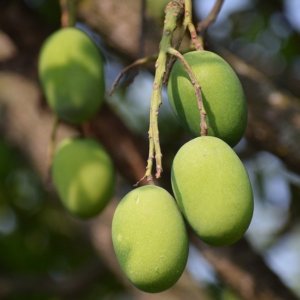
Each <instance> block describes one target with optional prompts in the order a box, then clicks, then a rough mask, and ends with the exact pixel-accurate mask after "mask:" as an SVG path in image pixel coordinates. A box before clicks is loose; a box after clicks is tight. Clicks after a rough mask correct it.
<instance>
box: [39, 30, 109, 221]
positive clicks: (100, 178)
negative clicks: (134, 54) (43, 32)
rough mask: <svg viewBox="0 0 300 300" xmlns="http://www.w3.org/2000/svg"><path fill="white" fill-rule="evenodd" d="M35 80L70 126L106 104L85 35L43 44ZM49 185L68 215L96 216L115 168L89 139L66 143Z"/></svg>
mask: <svg viewBox="0 0 300 300" xmlns="http://www.w3.org/2000/svg"><path fill="white" fill-rule="evenodd" d="M38 71H39V79H40V82H41V85H42V88H43V91H44V94H45V97H46V101H47V103H48V105H49V107H50V108H51V109H52V110H53V111H54V113H55V114H56V116H57V117H58V118H59V119H61V120H63V121H65V122H68V123H71V124H81V123H83V122H85V121H87V120H89V119H91V118H92V117H93V116H95V114H96V113H97V111H98V110H99V109H100V107H101V105H102V103H103V101H104V91H105V81H104V68H103V59H102V55H101V53H100V51H99V49H98V48H97V46H96V45H95V44H94V42H93V41H92V40H91V39H90V38H89V36H88V35H87V34H86V33H84V32H83V31H81V30H79V29H77V28H63V29H60V30H58V31H56V32H55V33H53V34H52V35H50V36H49V37H48V38H47V39H46V41H45V42H44V44H43V46H42V48H41V51H40V56H39V63H38ZM52 179H53V184H54V186H55V188H56V190H57V193H58V196H59V198H60V199H61V202H62V204H63V205H64V207H65V208H66V209H67V211H68V212H69V213H70V214H72V215H73V216H76V217H79V218H83V219H86V218H91V217H93V216H95V215H97V214H98V213H100V212H101V211H102V210H103V209H104V207H105V206H106V204H107V203H108V201H109V200H110V199H111V197H112V195H113V191H114V185H115V170H114V166H113V162H112V160H111V158H110V156H109V154H108V153H107V152H106V150H105V149H104V147H103V146H102V145H101V144H100V143H99V142H97V141H95V140H93V139H87V138H69V139H66V140H64V141H62V142H61V144H60V145H59V146H58V148H57V150H56V151H55V153H54V158H53V162H52Z"/></svg>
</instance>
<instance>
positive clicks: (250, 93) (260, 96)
mask: <svg viewBox="0 0 300 300" xmlns="http://www.w3.org/2000/svg"><path fill="white" fill-rule="evenodd" d="M220 52H221V55H223V57H224V58H225V59H226V60H227V61H228V62H229V63H230V64H231V65H232V67H233V68H234V69H235V71H236V72H237V74H238V75H239V76H240V78H241V80H242V83H243V86H244V89H245V92H246V96H247V98H248V108H249V122H248V128H247V132H246V137H247V139H248V140H249V141H250V142H251V143H252V145H253V147H256V149H259V150H267V151H270V152H271V153H273V154H274V155H276V156H277V157H279V158H281V159H282V160H283V161H284V163H285V164H286V165H287V166H288V167H289V169H291V170H292V171H295V172H297V173H298V174H300V152H299V141H300V105H299V103H300V99H298V98H296V97H294V96H293V95H291V94H288V93H287V92H284V91H282V90H280V89H279V88H277V87H276V86H275V84H274V83H273V82H272V81H271V80H270V79H268V78H267V77H266V76H265V75H264V74H263V73H262V72H260V71H258V70H257V69H255V68H254V67H253V66H251V65H250V64H247V63H246V62H245V61H243V60H242V59H240V58H238V57H237V56H236V55H234V54H233V53H231V52H229V51H227V50H225V49H221V50H220ZM254 91H255V93H254Z"/></svg>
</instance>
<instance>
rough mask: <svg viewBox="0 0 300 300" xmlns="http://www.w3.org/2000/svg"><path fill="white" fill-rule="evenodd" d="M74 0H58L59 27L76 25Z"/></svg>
mask: <svg viewBox="0 0 300 300" xmlns="http://www.w3.org/2000/svg"><path fill="white" fill-rule="evenodd" d="M76 2H77V1H76V0H60V7H61V27H73V26H74V25H75V23H76Z"/></svg>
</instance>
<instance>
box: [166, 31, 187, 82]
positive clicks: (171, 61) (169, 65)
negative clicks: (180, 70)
mask: <svg viewBox="0 0 300 300" xmlns="http://www.w3.org/2000/svg"><path fill="white" fill-rule="evenodd" d="M178 29H179V34H178V39H177V41H176V43H175V45H174V46H173V48H175V49H176V50H178V49H179V47H180V45H181V43H182V41H183V38H184V34H185V31H186V29H185V28H184V26H180V27H179V28H178ZM175 61H176V57H175V56H169V57H168V62H167V67H166V72H165V75H164V79H163V84H164V85H166V84H167V83H168V81H169V77H170V73H171V70H172V67H173V65H174V63H175Z"/></svg>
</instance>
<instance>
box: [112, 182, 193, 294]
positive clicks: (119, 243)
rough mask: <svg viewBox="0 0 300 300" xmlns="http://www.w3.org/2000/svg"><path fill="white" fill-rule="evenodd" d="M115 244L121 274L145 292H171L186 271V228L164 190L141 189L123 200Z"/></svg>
mask: <svg viewBox="0 0 300 300" xmlns="http://www.w3.org/2000/svg"><path fill="white" fill-rule="evenodd" d="M112 240H113V245H114V250H115V253H116V256H117V259H118V261H119V263H120V266H121V268H122V270H123V271H124V273H125V274H126V275H127V277H128V278H129V280H130V281H131V282H132V283H133V284H134V285H135V286H136V287H137V288H139V289H141V290H143V291H145V292H150V293H156V292H161V291H163V290H166V289H168V288H169V287H171V286H172V285H174V284H175V282H176V281H177V280H178V279H179V277H180V276H181V274H182V272H183V270H184V268H185V265H186V262H187V256H188V238H187V233H186V229H185V224H184V221H183V218H182V216H181V214H180V212H179V210H178V208H177V205H176V202H175V200H174V198H173V197H172V196H171V195H170V194H169V193H168V192H167V191H166V190H164V189H163V188H160V187H157V186H154V185H148V186H143V187H139V188H136V189H134V190H133V191H131V192H129V193H128V194H127V195H126V196H125V197H124V198H123V199H122V200H121V202H120V203H119V205H118V207H117V209H116V211H115V214H114V217H113V222H112Z"/></svg>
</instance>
